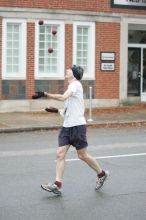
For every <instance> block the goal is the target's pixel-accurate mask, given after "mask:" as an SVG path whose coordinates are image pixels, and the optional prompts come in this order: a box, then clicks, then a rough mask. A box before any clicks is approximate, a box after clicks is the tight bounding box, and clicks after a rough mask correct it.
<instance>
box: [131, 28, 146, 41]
mask: <svg viewBox="0 0 146 220" xmlns="http://www.w3.org/2000/svg"><path fill="white" fill-rule="evenodd" d="M128 43H139V44H146V31H143V30H141V31H140V30H129V32H128Z"/></svg>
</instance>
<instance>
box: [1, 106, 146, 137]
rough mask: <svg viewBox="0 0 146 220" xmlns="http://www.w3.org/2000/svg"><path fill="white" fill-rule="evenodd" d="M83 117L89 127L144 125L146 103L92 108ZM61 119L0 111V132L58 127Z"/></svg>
mask: <svg viewBox="0 0 146 220" xmlns="http://www.w3.org/2000/svg"><path fill="white" fill-rule="evenodd" d="M85 117H86V119H87V123H88V126H90V127H121V126H145V125H146V104H141V105H134V106H123V107H114V108H96V109H93V110H92V119H93V121H92V122H89V121H88V119H89V113H88V110H86V113H85ZM62 123H63V119H62V117H61V116H60V115H59V114H55V113H47V112H45V111H42V112H15V113H0V133H2V132H22V131H35V130H48V129H58V128H60V127H61V126H62Z"/></svg>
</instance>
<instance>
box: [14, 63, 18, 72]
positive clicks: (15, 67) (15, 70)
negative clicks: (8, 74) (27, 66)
mask: <svg viewBox="0 0 146 220" xmlns="http://www.w3.org/2000/svg"><path fill="white" fill-rule="evenodd" d="M18 71H19V68H18V65H14V66H13V72H16V73H17V72H18Z"/></svg>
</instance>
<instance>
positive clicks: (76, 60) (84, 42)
mask: <svg viewBox="0 0 146 220" xmlns="http://www.w3.org/2000/svg"><path fill="white" fill-rule="evenodd" d="M73 30H74V37H73V64H76V65H80V66H82V67H83V68H84V79H94V78H95V25H94V23H87V22H86V23H82V22H76V23H74V29H73Z"/></svg>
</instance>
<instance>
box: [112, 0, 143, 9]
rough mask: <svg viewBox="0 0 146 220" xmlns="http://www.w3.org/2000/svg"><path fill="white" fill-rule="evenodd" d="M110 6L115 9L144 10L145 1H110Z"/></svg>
mask: <svg viewBox="0 0 146 220" xmlns="http://www.w3.org/2000/svg"><path fill="white" fill-rule="evenodd" d="M111 5H112V7H115V8H131V9H145V10H146V0H112V1H111Z"/></svg>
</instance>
